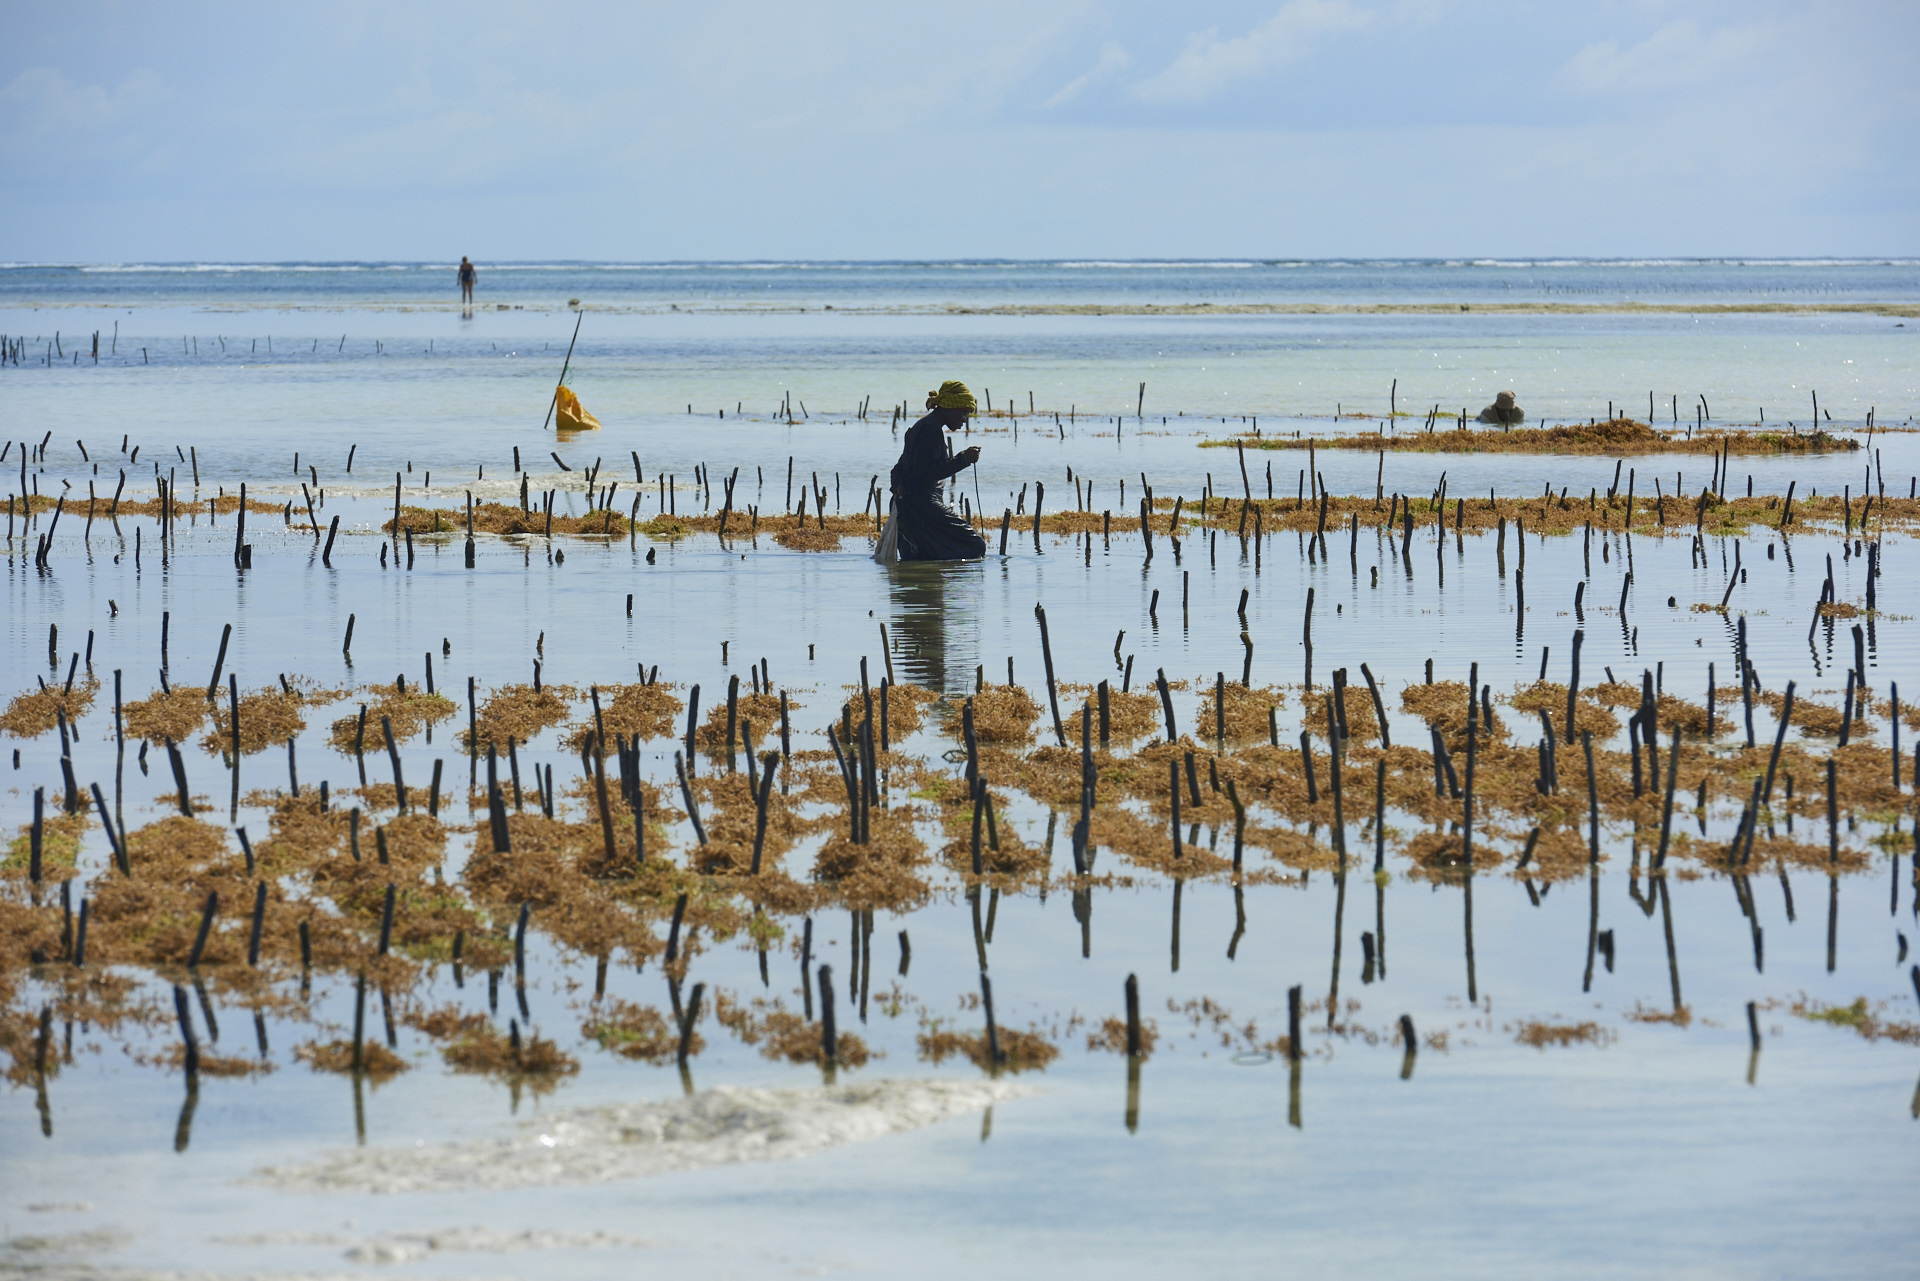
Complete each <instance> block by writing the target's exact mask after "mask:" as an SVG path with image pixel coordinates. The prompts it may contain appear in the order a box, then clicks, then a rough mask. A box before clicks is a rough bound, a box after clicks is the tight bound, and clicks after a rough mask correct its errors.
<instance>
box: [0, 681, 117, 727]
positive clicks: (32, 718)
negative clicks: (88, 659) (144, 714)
mask: <svg viewBox="0 0 1920 1281" xmlns="http://www.w3.org/2000/svg"><path fill="white" fill-rule="evenodd" d="M99 692H100V681H99V679H98V678H97V677H94V676H93V675H91V674H89V675H88V676H87V678H86V679H85V680H79V681H75V682H74V683H73V688H72V689H68V688H67V686H66V683H65V682H64V681H62V682H61V683H60V684H58V685H42V686H41V687H40V688H39V689H37V690H29V691H28V692H27V693H24V694H15V695H14V696H13V699H12V701H11V702H9V703H8V704H7V710H6V714H5V715H3V716H0V730H4V731H6V732H7V733H9V734H11V735H13V736H14V737H15V738H37V737H39V736H40V735H42V734H44V733H46V732H47V731H48V730H50V729H53V728H54V727H55V726H56V725H58V724H59V721H60V715H59V714H60V713H62V712H64V713H66V717H67V728H68V731H69V732H71V731H72V728H73V723H74V721H75V720H77V719H78V718H79V717H80V716H81V715H83V714H84V713H85V712H86V710H87V708H89V707H91V706H93V698H94V695H96V694H98V693H99Z"/></svg>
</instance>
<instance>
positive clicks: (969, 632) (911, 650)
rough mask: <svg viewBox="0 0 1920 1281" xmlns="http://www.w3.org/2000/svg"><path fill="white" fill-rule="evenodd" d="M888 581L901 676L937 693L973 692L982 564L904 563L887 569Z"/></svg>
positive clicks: (896, 658) (956, 562) (977, 656)
mask: <svg viewBox="0 0 1920 1281" xmlns="http://www.w3.org/2000/svg"><path fill="white" fill-rule="evenodd" d="M887 578H888V595H889V596H890V597H891V600H892V609H891V611H890V612H891V613H892V615H893V634H894V644H895V667H896V669H897V670H898V671H899V673H900V678H901V679H902V680H907V681H911V682H913V683H914V684H916V685H920V686H922V687H924V688H926V689H930V690H933V691H935V692H936V693H942V694H961V695H964V694H967V693H970V692H971V691H972V689H973V680H972V676H973V668H974V666H975V665H976V664H977V663H978V661H979V648H980V647H979V630H980V629H979V618H980V592H981V588H982V584H983V581H984V580H983V578H982V569H981V564H980V562H979V561H901V562H900V563H899V564H896V565H889V566H888V567H887ZM949 682H951V685H949Z"/></svg>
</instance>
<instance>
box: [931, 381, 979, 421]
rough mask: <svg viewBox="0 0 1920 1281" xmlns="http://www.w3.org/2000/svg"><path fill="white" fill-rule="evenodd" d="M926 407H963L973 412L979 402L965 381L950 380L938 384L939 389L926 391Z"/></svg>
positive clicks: (977, 407)
mask: <svg viewBox="0 0 1920 1281" xmlns="http://www.w3.org/2000/svg"><path fill="white" fill-rule="evenodd" d="M927 408H928V409H964V410H966V411H967V412H968V413H970V414H971V413H974V412H975V411H977V410H978V409H979V408H980V402H979V401H977V400H975V399H974V398H973V393H972V392H970V391H968V390H967V385H966V384H965V383H960V382H953V381H951V380H949V381H947V382H943V383H941V384H940V390H939V391H930V392H928V393H927Z"/></svg>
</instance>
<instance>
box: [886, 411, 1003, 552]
mask: <svg viewBox="0 0 1920 1281" xmlns="http://www.w3.org/2000/svg"><path fill="white" fill-rule="evenodd" d="M960 470H961V468H960V466H959V465H957V464H955V463H954V461H953V459H952V458H951V457H949V456H948V454H947V444H946V441H945V440H944V439H943V438H942V430H941V422H940V419H939V417H938V415H936V414H928V415H927V416H926V417H925V418H922V419H921V420H920V421H919V422H917V423H915V424H914V425H913V426H911V427H909V428H907V439H906V442H905V446H904V448H902V449H901V451H900V461H899V462H897V463H895V464H894V465H893V502H894V512H895V514H896V515H897V516H898V517H899V518H900V527H899V530H898V531H897V533H898V538H899V540H900V541H899V552H900V559H901V560H979V559H980V558H981V557H983V556H985V555H986V554H987V540H986V539H984V538H982V537H981V536H980V535H979V534H978V533H977V532H976V531H975V530H974V528H973V527H972V526H971V525H969V524H967V522H966V521H964V520H962V519H960V517H959V516H958V515H956V514H955V513H954V511H953V509H952V508H950V507H948V506H946V504H944V503H942V502H941V501H940V498H939V486H940V482H941V481H943V480H945V479H947V478H948V477H949V476H952V475H955V474H956V473H958V472H959V471H960Z"/></svg>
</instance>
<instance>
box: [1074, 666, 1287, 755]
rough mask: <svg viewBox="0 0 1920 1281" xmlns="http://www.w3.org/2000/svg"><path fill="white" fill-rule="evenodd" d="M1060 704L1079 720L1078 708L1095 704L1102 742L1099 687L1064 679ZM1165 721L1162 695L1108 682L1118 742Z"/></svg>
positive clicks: (1111, 727) (1111, 730) (1096, 731)
mask: <svg viewBox="0 0 1920 1281" xmlns="http://www.w3.org/2000/svg"><path fill="white" fill-rule="evenodd" d="M1232 701H1233V700H1232V698H1231V697H1229V699H1228V709H1227V711H1228V717H1229V720H1231V717H1232V712H1233V708H1232ZM1060 703H1061V708H1062V715H1065V714H1066V712H1065V709H1066V708H1068V707H1072V708H1074V709H1075V710H1074V713H1073V716H1074V719H1075V720H1076V721H1077V720H1078V719H1079V710H1078V709H1079V708H1080V707H1082V706H1086V707H1091V708H1092V709H1093V736H1094V741H1095V742H1096V743H1097V742H1099V739H1100V691H1099V687H1098V686H1095V685H1076V684H1071V683H1068V682H1065V681H1063V682H1061V685H1060ZM1262 715H1264V713H1262ZM1164 724H1165V719H1164V717H1163V716H1162V715H1161V710H1160V695H1159V694H1157V693H1155V692H1154V691H1153V690H1147V691H1145V692H1141V691H1139V690H1128V691H1125V692H1123V691H1121V690H1120V689H1119V688H1118V687H1117V686H1115V685H1113V684H1112V683H1111V682H1109V683H1108V686H1107V734H1108V737H1109V738H1110V739H1112V740H1113V741H1114V742H1118V743H1131V742H1133V741H1134V740H1135V739H1137V738H1144V737H1145V736H1146V735H1148V734H1153V733H1157V732H1158V731H1159V730H1160V729H1161V728H1162V726H1163V725H1164ZM1229 728H1231V726H1229ZM1265 732H1266V729H1265V725H1264V722H1263V724H1262V727H1261V733H1263V734H1264V733H1265Z"/></svg>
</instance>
